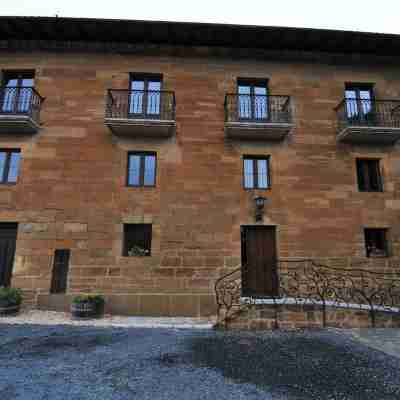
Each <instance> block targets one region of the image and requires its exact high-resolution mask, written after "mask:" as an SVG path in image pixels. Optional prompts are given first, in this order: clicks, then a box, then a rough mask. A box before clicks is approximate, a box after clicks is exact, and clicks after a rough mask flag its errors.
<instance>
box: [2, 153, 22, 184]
mask: <svg viewBox="0 0 400 400" xmlns="http://www.w3.org/2000/svg"><path fill="white" fill-rule="evenodd" d="M0 153H6V160H5V164H4V171H3V176H0V185H16V184H17V183H18V179H19V174H20V171H21V149H4V148H3V149H2V148H0ZM13 153H19V154H20V159H19V165H18V175H17V179H16V180H15V182H10V181H9V180H8V175H9V173H10V164H11V155H12V154H13Z"/></svg>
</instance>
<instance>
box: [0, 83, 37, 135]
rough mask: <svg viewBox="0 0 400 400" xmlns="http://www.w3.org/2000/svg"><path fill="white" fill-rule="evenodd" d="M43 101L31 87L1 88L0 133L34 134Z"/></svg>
mask: <svg viewBox="0 0 400 400" xmlns="http://www.w3.org/2000/svg"><path fill="white" fill-rule="evenodd" d="M43 100H44V98H43V97H42V96H40V94H39V93H38V92H37V91H36V90H35V88H33V87H22V86H21V87H1V88H0V133H2V134H8V133H10V134H26V133H29V134H31V133H36V132H37V131H38V130H39V128H40V122H39V117H40V109H41V105H42V102H43Z"/></svg>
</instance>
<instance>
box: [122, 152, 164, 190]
mask: <svg viewBox="0 0 400 400" xmlns="http://www.w3.org/2000/svg"><path fill="white" fill-rule="evenodd" d="M156 164H157V156H156V153H129V154H128V182H127V184H128V186H155V185H156V166H157V165H156Z"/></svg>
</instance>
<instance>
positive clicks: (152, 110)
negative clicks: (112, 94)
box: [129, 74, 162, 118]
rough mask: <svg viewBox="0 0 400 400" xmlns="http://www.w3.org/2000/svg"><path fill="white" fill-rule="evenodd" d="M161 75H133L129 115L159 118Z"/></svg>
mask: <svg viewBox="0 0 400 400" xmlns="http://www.w3.org/2000/svg"><path fill="white" fill-rule="evenodd" d="M161 82H162V77H161V76H160V75H146V74H140V75H136V74H135V75H131V80H130V91H131V93H130V97H129V113H130V114H133V115H136V116H140V115H142V116H143V117H145V116H146V117H153V118H157V116H159V115H160V109H161V92H160V91H161Z"/></svg>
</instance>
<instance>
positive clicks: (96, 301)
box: [71, 293, 105, 319]
mask: <svg viewBox="0 0 400 400" xmlns="http://www.w3.org/2000/svg"><path fill="white" fill-rule="evenodd" d="M104 304H105V299H104V296H102V295H101V294H90V293H89V294H80V295H77V296H75V297H74V298H73V299H72V304H71V314H72V317H73V318H76V319H89V318H101V317H102V316H103V315H104Z"/></svg>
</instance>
